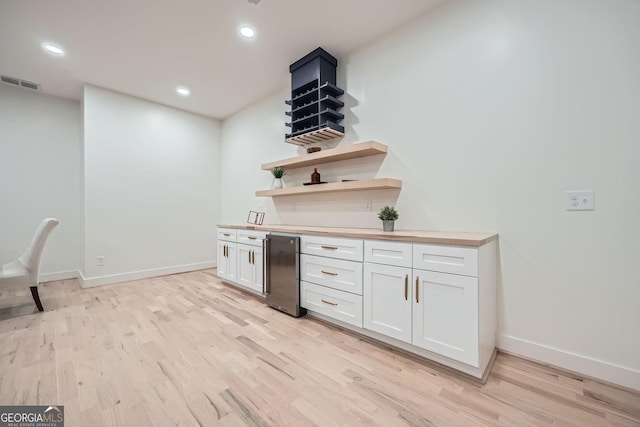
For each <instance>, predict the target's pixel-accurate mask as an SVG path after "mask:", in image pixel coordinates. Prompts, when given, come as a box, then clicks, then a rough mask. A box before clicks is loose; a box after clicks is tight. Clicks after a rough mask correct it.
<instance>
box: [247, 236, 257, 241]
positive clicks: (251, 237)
mask: <svg viewBox="0 0 640 427" xmlns="http://www.w3.org/2000/svg"><path fill="white" fill-rule="evenodd" d="M247 237H248V238H249V239H250V240H256V239H257V237H253V236H247Z"/></svg>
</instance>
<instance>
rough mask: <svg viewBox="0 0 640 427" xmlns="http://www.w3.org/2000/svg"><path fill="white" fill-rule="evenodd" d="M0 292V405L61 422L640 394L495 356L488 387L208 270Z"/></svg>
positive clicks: (240, 417) (238, 417)
mask: <svg viewBox="0 0 640 427" xmlns="http://www.w3.org/2000/svg"><path fill="white" fill-rule="evenodd" d="M40 295H41V297H42V301H43V304H44V306H45V311H44V312H42V313H38V312H36V309H35V305H34V304H33V301H32V299H31V295H30V294H29V290H28V289H24V290H20V291H17V292H4V293H0V405H8V404H32V405H35V404H38V405H49V404H59V405H64V406H65V415H66V426H67V427H71V426H94V427H95V426H217V425H222V426H296V427H298V426H361V425H366V426H551V425H553V426H580V427H583V426H640V394H637V393H634V392H630V391H628V390H622V389H619V388H616V387H612V386H609V385H605V384H602V383H599V382H595V381H592V380H587V379H581V378H579V377H576V376H572V375H568V374H567V373H565V372H563V371H560V370H555V369H552V368H548V367H544V366H542V365H538V364H535V363H532V362H528V361H525V360H522V359H520V358H517V357H514V356H509V355H504V354H498V357H497V360H496V363H495V365H494V367H493V371H492V373H491V375H490V376H489V379H488V381H487V383H486V384H484V385H480V384H478V383H476V382H474V381H471V380H467V379H465V378H462V377H460V376H458V375H452V374H450V373H448V372H446V371H444V370H441V369H439V368H438V367H436V366H434V365H431V364H429V363H427V362H423V361H420V360H416V359H414V358H411V357H407V356H404V355H403V354H400V353H397V352H394V351H391V350H389V349H388V348H386V347H383V346H378V345H376V344H374V343H371V342H368V341H364V340H361V339H359V338H358V337H357V336H354V335H353V334H349V333H344V332H341V331H340V330H339V329H337V328H333V327H331V326H328V325H326V324H323V323H321V322H318V321H314V320H312V319H306V318H302V319H294V318H292V317H289V316H287V315H285V314H282V313H280V312H277V311H275V310H272V309H270V308H268V307H267V306H265V305H264V304H263V303H262V302H261V301H259V300H257V299H256V298H254V297H251V296H249V295H246V294H244V293H242V292H240V291H238V290H236V289H234V288H231V287H228V286H226V285H224V284H222V283H221V282H220V280H219V279H217V278H216V277H215V275H214V270H205V271H199V272H193V273H185V274H178V275H172V276H166V277H160V278H154V279H147V280H140V281H135V282H129V283H122V284H117V285H110V286H104V287H100V288H93V289H81V288H80V287H79V285H78V283H77V281H75V280H67V281H61V282H52V283H48V284H45V285H44V286H41V287H40Z"/></svg>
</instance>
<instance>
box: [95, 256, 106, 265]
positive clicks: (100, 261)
mask: <svg viewBox="0 0 640 427" xmlns="http://www.w3.org/2000/svg"><path fill="white" fill-rule="evenodd" d="M96 265H97V266H98V267H104V257H103V256H99V257H96Z"/></svg>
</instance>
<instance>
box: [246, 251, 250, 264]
mask: <svg viewBox="0 0 640 427" xmlns="http://www.w3.org/2000/svg"><path fill="white" fill-rule="evenodd" d="M247 255H249V264H251V251H249V252H247Z"/></svg>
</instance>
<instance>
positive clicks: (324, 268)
mask: <svg viewBox="0 0 640 427" xmlns="http://www.w3.org/2000/svg"><path fill="white" fill-rule="evenodd" d="M300 280H304V281H307V282H311V283H316V284H318V285H323V286H327V287H329V288H333V289H337V290H339V291H347V292H351V293H354V294H356V295H362V263H361V262H355V261H344V260H341V259H334V258H325V257H320V256H314V255H305V254H302V255H300Z"/></svg>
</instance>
